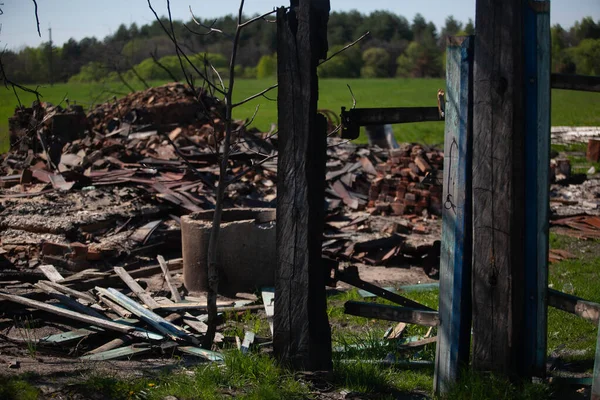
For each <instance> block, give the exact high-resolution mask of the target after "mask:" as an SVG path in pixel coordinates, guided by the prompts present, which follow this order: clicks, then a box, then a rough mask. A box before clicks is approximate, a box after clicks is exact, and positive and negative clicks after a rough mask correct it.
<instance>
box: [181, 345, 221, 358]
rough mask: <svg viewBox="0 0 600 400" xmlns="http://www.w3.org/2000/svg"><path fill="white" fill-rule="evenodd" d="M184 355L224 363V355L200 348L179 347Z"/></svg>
mask: <svg viewBox="0 0 600 400" xmlns="http://www.w3.org/2000/svg"><path fill="white" fill-rule="evenodd" d="M177 349H178V350H179V351H181V352H182V353H186V354H190V355H192V356H197V357H202V358H204V359H206V360H208V361H223V360H224V358H223V354H221V353H217V352H216V351H211V350H205V349H203V348H200V347H192V346H179V347H178V348H177Z"/></svg>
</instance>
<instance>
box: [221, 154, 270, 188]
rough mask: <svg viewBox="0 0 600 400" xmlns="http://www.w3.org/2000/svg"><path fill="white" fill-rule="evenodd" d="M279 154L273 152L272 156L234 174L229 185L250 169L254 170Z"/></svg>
mask: <svg viewBox="0 0 600 400" xmlns="http://www.w3.org/2000/svg"><path fill="white" fill-rule="evenodd" d="M278 155H279V154H271V155H270V156H268V157H266V158H264V159H262V160H260V161H258V162H256V163H254V164H252V166H250V167H248V168H246V169H245V170H243V171H242V172H240V173H239V174H237V175H235V176H233V177H232V178H231V179H229V180H228V181H227V186H229V185H231V184H232V183H234V182H236V181H238V180H239V179H241V178H242V177H243V176H244V175H246V174H248V173H249V172H250V171H252V170H254V169H255V168H256V167H258V166H261V165H262V164H264V163H266V162H267V161H270V160H273V159H274V158H277V156H278Z"/></svg>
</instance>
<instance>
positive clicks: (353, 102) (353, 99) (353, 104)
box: [346, 83, 356, 108]
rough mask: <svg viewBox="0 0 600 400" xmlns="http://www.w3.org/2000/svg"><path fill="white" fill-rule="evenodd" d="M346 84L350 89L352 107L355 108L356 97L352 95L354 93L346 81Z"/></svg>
mask: <svg viewBox="0 0 600 400" xmlns="http://www.w3.org/2000/svg"><path fill="white" fill-rule="evenodd" d="M346 86H348V90H349V91H350V96H352V108H356V97H354V93H353V92H352V88H351V87H350V84H349V83H347V84H346Z"/></svg>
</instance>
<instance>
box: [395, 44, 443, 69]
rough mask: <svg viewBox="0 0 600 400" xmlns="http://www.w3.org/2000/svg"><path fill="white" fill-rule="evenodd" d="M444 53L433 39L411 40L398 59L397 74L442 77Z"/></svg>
mask: <svg viewBox="0 0 600 400" xmlns="http://www.w3.org/2000/svg"><path fill="white" fill-rule="evenodd" d="M443 57H444V56H443V53H442V52H441V51H440V50H439V48H438V47H437V46H435V44H434V43H432V42H431V41H429V42H424V43H419V42H411V43H410V45H408V48H407V49H406V51H405V53H404V54H402V55H401V56H400V57H398V59H397V61H396V62H397V65H398V69H397V70H396V75H397V76H400V77H410V78H424V77H434V78H437V77H440V76H442V74H443V71H444V69H443V66H442V61H443Z"/></svg>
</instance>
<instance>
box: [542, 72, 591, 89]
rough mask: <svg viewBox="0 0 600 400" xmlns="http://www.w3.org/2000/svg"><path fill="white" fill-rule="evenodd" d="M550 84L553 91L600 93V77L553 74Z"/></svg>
mask: <svg viewBox="0 0 600 400" xmlns="http://www.w3.org/2000/svg"><path fill="white" fill-rule="evenodd" d="M550 82H551V84H552V89H566V90H580V91H583V92H600V76H588V75H570V74H552V75H551V77H550Z"/></svg>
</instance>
